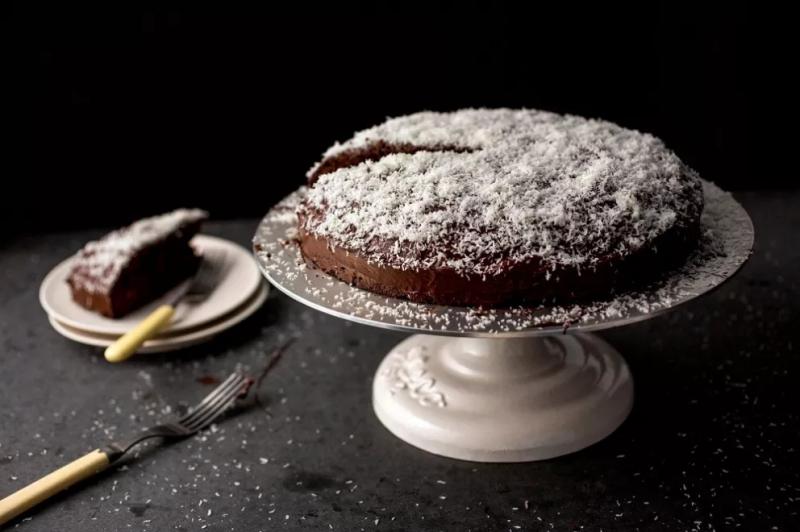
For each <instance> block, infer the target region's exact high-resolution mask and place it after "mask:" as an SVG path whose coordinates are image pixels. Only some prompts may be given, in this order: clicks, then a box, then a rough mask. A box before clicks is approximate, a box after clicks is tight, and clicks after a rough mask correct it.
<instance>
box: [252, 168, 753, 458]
mask: <svg viewBox="0 0 800 532" xmlns="http://www.w3.org/2000/svg"><path fill="white" fill-rule="evenodd" d="M703 189H704V193H705V210H704V213H703V218H702V230H703V237H702V238H701V243H700V245H699V246H698V249H697V250H696V251H695V252H694V253H693V254H692V255H691V256H690V257H689V258H688V260H687V261H686V263H685V265H683V266H682V267H680V268H678V269H675V270H674V271H672V272H669V273H668V274H664V275H663V276H662V277H661V278H660V279H656V280H654V281H653V283H652V285H651V286H649V287H648V288H646V289H642V290H640V291H637V292H631V293H624V294H620V295H617V296H616V297H615V298H613V299H609V300H604V301H594V302H588V303H582V304H580V305H572V306H564V307H537V308H530V307H514V308H507V309H492V310H482V309H475V308H466V307H449V306H442V305H427V304H417V303H411V302H408V301H405V300H401V299H396V298H389V297H385V296H381V295H379V294H375V293H372V292H367V291H364V290H360V289H358V288H354V287H352V286H350V285H348V284H346V283H343V282H341V281H339V280H337V279H335V278H333V277H331V276H329V275H327V274H325V273H323V272H321V271H319V270H316V269H314V268H310V267H307V266H306V265H305V264H304V263H303V259H302V257H301V255H300V251H299V249H298V246H297V245H296V244H295V243H294V241H293V238H294V237H295V235H296V225H297V219H296V216H295V214H294V212H295V207H296V205H297V203H298V202H299V201H300V200H301V199H302V196H303V194H304V191H305V189H303V188H301V189H299V190H298V191H296V192H294V193H292V194H291V195H289V196H288V197H287V198H285V199H284V200H283V201H281V202H280V203H279V204H278V205H276V206H275V207H274V208H273V209H272V210H270V212H269V213H268V214H267V216H266V217H265V218H264V219H263V220H262V222H261V224H260V225H259V227H258V230H257V232H256V235H255V237H254V239H253V246H254V252H255V255H256V259H257V262H258V264H259V267H260V268H261V271H262V272H263V273H264V275H265V276H266V278H267V279H268V280H269V281H270V282H271V283H272V284H273V285H274V286H275V287H276V288H278V289H279V290H281V291H283V292H284V293H286V294H287V295H289V296H290V297H292V298H294V299H296V300H297V301H299V302H301V303H303V304H305V305H308V306H310V307H312V308H314V309H316V310H319V311H321V312H325V313H328V314H332V315H334V316H337V317H340V318H342V319H346V320H350V321H354V322H357V323H361V324H365V325H372V326H375V327H382V328H386V329H393V330H399V331H407V332H412V333H416V334H414V335H412V336H410V337H409V338H407V339H406V340H404V341H402V342H400V344H398V345H397V346H396V347H395V348H394V349H392V350H391V351H390V352H389V353H388V355H386V357H385V358H384V359H383V361H382V362H381V364H380V366H379V368H378V371H377V373H376V375H375V379H374V382H373V396H372V397H373V407H374V409H375V413H376V414H377V416H378V418H379V419H380V420H381V422H382V423H383V424H384V425H385V426H386V428H388V429H389V430H390V431H391V432H392V433H394V434H395V435H396V436H397V437H399V438H401V439H402V440H404V441H406V442H408V443H410V444H412V445H414V446H416V447H419V448H421V449H424V450H426V451H429V452H432V453H435V454H439V455H442V456H448V457H451V458H458V459H463V460H473V461H480V462H523V461H530V460H542V459H547V458H552V457H556V456H561V455H564V454H567V453H571V452H574V451H577V450H579V449H582V448H584V447H587V446H589V445H591V444H593V443H595V442H597V441H599V440H601V439H603V438H605V437H606V436H608V435H609V434H611V432H613V431H614V430H615V429H616V428H617V427H618V426H619V425H620V424H621V423H622V422H623V421H624V420H625V418H626V417H627V416H628V413H629V412H630V410H631V407H632V405H633V379H632V377H631V374H630V371H629V369H628V365H627V364H626V363H625V360H624V359H623V358H622V356H621V355H620V354H619V352H617V350H616V349H614V348H613V347H612V346H610V345H609V344H608V343H607V342H605V341H604V340H603V339H601V338H600V337H599V336H597V335H594V334H591V333H590V332H588V331H596V330H600V329H607V328H611V327H619V326H621V325H626V324H629V323H633V322H636V321H640V320H644V319H648V318H650V317H653V316H655V315H657V314H659V313H662V312H665V311H667V310H669V309H672V308H674V307H675V306H677V305H679V304H681V303H684V302H686V301H689V300H691V299H694V298H695V297H698V296H700V295H701V294H704V293H706V292H708V291H709V290H711V289H713V288H715V287H717V286H719V285H720V284H722V283H723V282H724V281H725V280H727V279H728V278H730V277H731V276H732V275H733V274H734V273H736V271H737V270H738V269H739V268H740V267H741V266H742V265H743V264H744V263H745V261H746V260H747V258H748V257H749V256H750V252H751V250H752V247H753V238H754V237H753V226H752V223H751V221H750V218H749V217H748V215H747V213H746V212H745V210H744V209H743V208H742V207H741V206H740V205H739V204H738V203H737V202H736V201H735V200H734V199H733V197H732V196H731V195H730V194H728V193H726V192H723V191H722V190H720V189H719V188H718V187H716V186H715V185H713V184H711V183H708V182H704V183H703Z"/></svg>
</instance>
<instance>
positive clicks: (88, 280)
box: [70, 209, 208, 293]
mask: <svg viewBox="0 0 800 532" xmlns="http://www.w3.org/2000/svg"><path fill="white" fill-rule="evenodd" d="M207 218H208V213H207V212H206V211H203V210H200V209H177V210H174V211H172V212H169V213H166V214H161V215H158V216H153V217H150V218H143V219H141V220H138V221H136V222H134V223H133V224H131V225H129V226H127V227H123V228H121V229H117V230H115V231H112V232H110V233H108V234H107V235H105V236H104V237H102V238H101V239H99V240H94V241H92V242H88V243H87V244H86V245H85V246H84V247H83V248H82V249H81V250H80V251H79V252H78V253H77V255H76V256H75V263H74V266H73V269H72V274H71V276H70V277H71V279H73V280H74V281H76V282H79V283H80V285H81V287H82V288H84V289H85V290H88V291H91V292H96V293H100V292H105V291H107V290H108V289H109V288H111V286H112V285H113V284H114V283H115V282H116V280H117V278H118V277H119V274H120V272H122V270H123V269H124V268H125V266H126V265H127V264H128V263H129V262H130V260H131V259H132V258H133V257H134V256H135V255H136V254H137V253H138V252H139V251H140V250H142V249H144V248H146V247H147V246H150V245H152V244H154V243H156V242H159V241H161V240H163V239H165V238H167V237H168V236H170V235H172V234H173V233H180V231H181V230H182V229H183V228H184V227H186V226H188V225H191V224H195V223H198V222H201V221H203V220H205V219H207Z"/></svg>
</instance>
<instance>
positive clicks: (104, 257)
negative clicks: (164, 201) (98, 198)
mask: <svg viewBox="0 0 800 532" xmlns="http://www.w3.org/2000/svg"><path fill="white" fill-rule="evenodd" d="M207 218H208V213H207V212H205V211H202V210H200V209H178V210H175V211H172V212H170V213H167V214H162V215H160V216H153V217H151V218H144V219H142V220H139V221H137V222H135V223H133V224H132V225H129V226H128V227H124V228H122V229H118V230H116V231H113V232H111V233H109V234H107V235H106V236H104V237H103V238H101V239H100V240H95V241H92V242H89V243H87V244H86V245H85V246H84V247H83V249H81V250H80V251H79V252H78V254H77V255H76V257H75V264H74V265H73V268H72V272H71V273H70V275H69V277H68V278H67V283H68V284H69V287H70V290H71V291H72V299H73V300H74V301H75V302H76V303H78V304H79V305H81V306H82V307H85V308H87V309H89V310H91V311H94V312H97V313H99V314H102V315H103V316H108V317H109V318H121V317H123V316H125V315H126V314H128V313H130V312H132V311H134V310H136V309H137V308H139V307H141V306H142V305H144V304H146V303H149V302H150V301H152V300H154V299H155V298H157V297H158V296H160V295H162V294H164V293H165V292H167V291H168V290H169V289H171V288H173V287H175V286H177V285H178V284H179V283H180V282H181V281H183V280H185V279H187V278H189V277H190V276H192V275H193V274H194V273H195V272H196V271H197V267H198V266H199V264H200V256H199V255H198V254H197V253H196V252H195V250H194V249H193V248H192V246H191V245H190V244H189V241H190V240H191V239H192V238H193V237H194V236H195V235H196V234H197V233H198V231H199V230H200V226H201V225H202V223H203V221H205V220H206V219H207Z"/></svg>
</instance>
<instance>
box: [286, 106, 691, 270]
mask: <svg viewBox="0 0 800 532" xmlns="http://www.w3.org/2000/svg"><path fill="white" fill-rule="evenodd" d="M379 141H383V142H387V143H390V144H411V145H415V146H423V147H432V148H431V149H430V151H428V150H426V151H418V152H416V153H410V154H409V153H396V154H391V155H387V156H384V157H382V158H380V159H379V160H376V161H373V160H370V161H366V162H362V163H360V164H358V165H356V166H351V167H347V168H340V169H338V170H336V171H334V172H331V173H328V174H323V175H322V176H320V178H319V180H318V181H317V182H316V183H315V184H314V185H313V186H312V187H311V188H310V189H309V191H308V196H307V199H306V201H305V202H304V203H303V204H302V205H301V206H300V212H302V213H303V214H304V219H305V221H304V224H305V225H304V229H306V230H307V231H309V232H311V233H313V234H315V235H317V236H320V237H323V238H326V239H328V241H329V242H330V243H331V244H333V245H337V246H340V247H342V248H344V249H347V250H351V251H357V252H358V253H359V254H361V255H363V256H365V258H367V260H368V261H370V262H371V263H374V264H378V265H383V266H389V267H393V268H399V269H412V270H422V269H429V268H451V269H453V270H455V271H457V272H459V273H472V274H495V273H499V272H501V271H502V270H503V269H504V267H505V266H507V264H508V261H511V262H523V261H530V260H537V259H538V260H540V261H542V262H543V263H544V264H546V265H550V266H553V267H555V266H558V265H566V266H575V267H585V266H588V267H591V266H592V265H593V264H595V263H596V262H597V261H598V260H600V259H601V258H603V257H607V256H613V255H619V256H626V255H628V254H630V253H632V252H634V251H636V250H637V249H639V248H641V247H642V246H644V245H646V244H648V243H650V242H652V241H653V240H654V239H655V238H656V237H658V236H659V235H661V234H663V233H664V232H666V231H667V230H669V229H670V228H672V227H674V226H689V225H691V224H694V223H696V222H697V220H698V219H699V216H700V213H701V211H702V205H703V193H702V188H701V184H700V180H699V178H698V176H697V174H696V173H695V172H694V171H693V170H691V169H690V168H688V167H687V166H686V165H685V164H684V163H682V162H681V160H680V159H679V158H678V157H677V156H676V155H675V154H674V153H673V152H672V151H670V150H669V149H667V148H666V147H665V146H664V144H663V142H661V141H660V140H659V139H657V138H655V137H653V136H652V135H649V134H646V133H640V132H638V131H634V130H630V129H625V128H622V127H620V126H618V125H616V124H613V123H610V122H606V121H602V120H592V119H586V118H581V117H577V116H570V115H558V114H554V113H549V112H543V111H536V110H512V109H496V110H488V109H468V110H462V111H457V112H453V113H434V112H423V113H417V114H413V115H409V116H404V117H400V118H394V119H390V120H388V121H386V122H385V123H383V124H381V125H379V126H376V127H373V128H370V129H366V130H364V131H361V132H359V133H356V135H355V136H354V137H353V138H352V139H351V140H349V141H347V142H345V143H344V144H336V145H334V146H333V147H331V148H330V149H329V150H328V151H327V152H326V153H325V157H326V158H327V157H333V156H335V155H337V154H340V153H342V152H345V151H347V150H353V149H367V148H368V147H369V146H370V145H371V144H372V143H375V142H379ZM436 146H457V147H459V148H468V149H469V150H470V151H461V152H455V151H436V149H435V147H436ZM313 170H314V169H312V171H313ZM445 249H446V252H445Z"/></svg>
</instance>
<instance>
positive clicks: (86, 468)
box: [0, 372, 253, 526]
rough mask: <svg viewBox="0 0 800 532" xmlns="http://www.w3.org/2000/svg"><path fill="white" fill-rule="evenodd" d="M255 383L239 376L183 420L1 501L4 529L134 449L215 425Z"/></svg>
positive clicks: (85, 458)
mask: <svg viewBox="0 0 800 532" xmlns="http://www.w3.org/2000/svg"><path fill="white" fill-rule="evenodd" d="M252 383H253V381H252V379H250V378H248V377H246V376H244V375H243V374H241V373H239V372H236V373H233V374H232V375H231V376H230V377H228V378H227V379H225V381H224V382H223V383H222V384H220V385H219V386H218V387H217V388H215V389H214V391H212V392H211V393H210V394H208V395H207V396H206V397H205V399H203V400H202V401H201V402H200V403H199V404H198V405H197V406H195V407H194V408H192V409H190V410H189V413H187V414H186V415H185V416H183V417H182V418H180V419H178V420H177V421H174V422H171V423H165V424H163V425H156V426H154V427H151V428H149V429H147V430H145V431H144V432H142V433H141V434H139V435H137V436H134V437H133V438H131V439H129V440H123V441H121V442H112V443H111V444H109V445H108V446H106V447H105V448H102V449H95V450H94V451H92V452H90V453H88V454H86V455H84V456H82V457H81V458H78V459H77V460H75V461H73V462H71V463H69V464H67V465H65V466H64V467H62V468H60V469H57V470H55V471H53V472H52V473H50V474H49V475H47V476H45V477H42V478H40V479H39V480H37V481H35V482H33V483H32V484H29V485H27V486H26V487H24V488H22V489H21V490H19V491H17V492H16V493H12V494H11V495H9V496H8V497H6V498H5V499H3V500H0V526H2V525H3V524H5V523H7V522H8V521H10V520H11V519H13V518H14V517H17V516H18V515H19V514H21V513H23V512H25V511H27V510H29V509H31V508H33V507H34V506H36V505H37V504H39V503H40V502H42V501H44V500H45V499H48V498H50V497H52V496H53V495H55V494H56V493H59V492H60V491H62V490H65V489H67V488H69V487H70V486H72V485H73V484H75V483H76V482H80V481H81V480H85V479H87V478H89V477H91V476H92V475H96V474H97V473H100V472H101V471H103V470H105V469H107V468H108V467H109V466H111V465H112V464H114V463H115V462H117V461H119V459H120V458H122V457H123V456H124V455H125V454H126V453H127V452H128V451H129V450H131V448H133V447H134V446H136V445H138V444H139V443H141V442H143V441H145V440H149V439H151V438H163V439H165V440H176V439H182V438H186V437H188V436H191V435H193V434H195V433H197V432H198V431H200V430H202V429H204V428H205V427H207V426H209V425H211V424H212V423H213V422H214V421H215V420H217V419H218V418H219V417H220V416H221V415H222V414H223V413H224V412H225V410H227V409H228V407H230V406H231V405H233V403H234V402H235V401H236V399H237V398H239V397H242V396H244V395H246V394H247V391H248V390H249V388H250V386H251V385H252Z"/></svg>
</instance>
